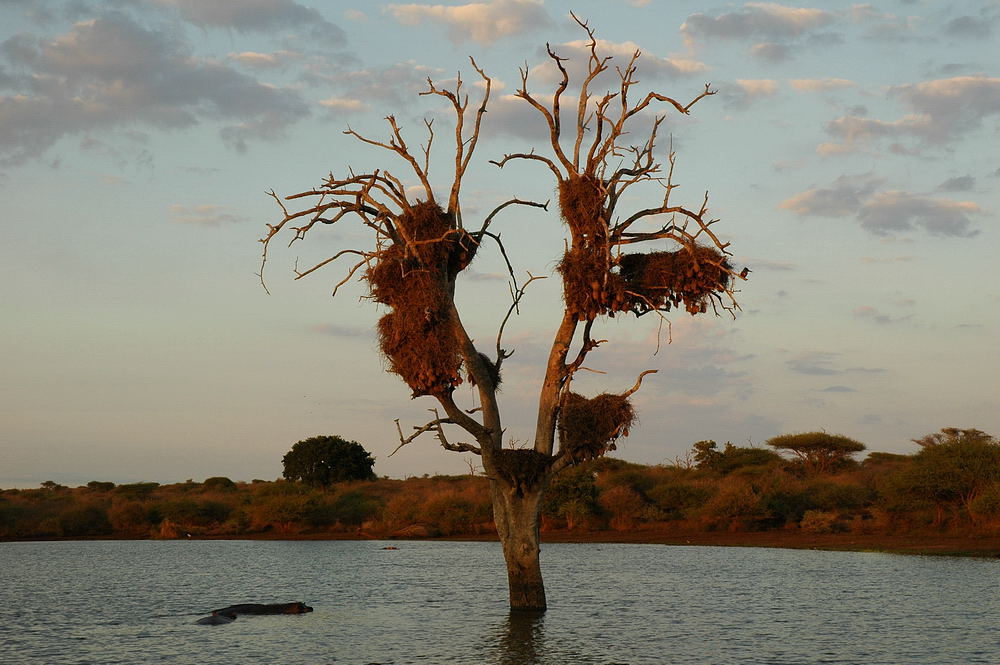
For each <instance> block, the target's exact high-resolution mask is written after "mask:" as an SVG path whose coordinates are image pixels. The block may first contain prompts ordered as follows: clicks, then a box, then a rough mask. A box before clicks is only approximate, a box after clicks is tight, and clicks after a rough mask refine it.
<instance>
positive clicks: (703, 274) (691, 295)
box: [618, 245, 732, 314]
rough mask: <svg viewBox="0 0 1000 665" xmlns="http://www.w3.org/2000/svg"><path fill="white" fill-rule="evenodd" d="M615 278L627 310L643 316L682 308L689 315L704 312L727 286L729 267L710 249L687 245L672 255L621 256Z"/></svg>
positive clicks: (723, 259) (664, 253)
mask: <svg viewBox="0 0 1000 665" xmlns="http://www.w3.org/2000/svg"><path fill="white" fill-rule="evenodd" d="M618 265H619V274H620V276H621V279H622V280H623V282H624V284H625V286H626V288H627V290H628V292H629V295H630V296H631V301H632V302H631V307H630V309H631V310H632V311H634V312H635V313H636V314H643V313H645V312H647V311H650V310H652V309H665V310H667V311H669V310H670V308H671V306H678V305H680V304H681V303H683V304H684V308H685V309H686V310H687V311H688V312H690V313H691V314H698V313H702V312H705V311H706V310H707V309H708V301H709V298H710V297H711V296H712V294H714V293H718V292H720V291H725V290H726V288H727V287H728V286H729V275H730V271H731V270H732V265H730V263H729V262H728V261H727V260H726V257H725V256H723V254H722V253H721V252H719V251H718V250H717V249H715V248H714V247H706V246H704V245H688V246H684V247H681V248H680V249H678V250H677V251H675V252H651V253H649V254H623V255H622V256H621V257H619V260H618Z"/></svg>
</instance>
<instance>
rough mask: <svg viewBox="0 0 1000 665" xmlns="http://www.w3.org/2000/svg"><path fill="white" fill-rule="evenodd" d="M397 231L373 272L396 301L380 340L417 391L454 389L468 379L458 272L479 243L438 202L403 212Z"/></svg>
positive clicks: (374, 283) (373, 279)
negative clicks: (459, 327) (453, 308)
mask: <svg viewBox="0 0 1000 665" xmlns="http://www.w3.org/2000/svg"><path fill="white" fill-rule="evenodd" d="M396 231H397V233H398V236H399V238H398V240H397V241H396V242H394V243H393V244H391V245H389V246H387V247H385V248H383V249H382V250H381V251H380V252H379V253H378V254H377V255H376V256H375V258H374V259H373V261H372V263H371V265H370V266H369V268H368V270H367V271H366V273H365V279H366V280H367V281H368V285H369V288H370V291H371V297H372V298H373V299H374V300H375V301H377V302H379V303H382V304H384V305H388V306H389V307H390V308H391V309H390V311H389V313H388V314H386V315H385V316H383V317H382V318H381V319H380V320H379V322H378V336H379V346H380V348H381V349H382V353H383V354H385V357H386V359H387V361H388V365H389V370H390V371H391V372H394V373H395V374H398V375H399V376H400V377H401V378H402V379H403V380H404V381H405V382H406V384H407V385H408V386H409V387H410V389H411V390H412V391H413V396H414V397H418V396H420V395H442V394H446V393H449V392H451V391H452V390H454V389H455V387H456V386H457V385H459V384H460V383H462V375H461V372H460V369H461V365H462V356H461V353H460V352H459V346H458V342H457V340H456V337H455V332H454V326H453V321H452V316H451V313H450V303H451V297H452V292H453V288H454V279H455V275H457V274H458V273H459V272H460V271H462V270H464V269H465V267H466V266H468V265H469V263H470V262H471V261H472V258H473V256H474V255H475V251H476V248H477V243H476V242H475V240H474V238H473V237H472V236H471V235H469V234H468V233H466V232H465V231H463V230H461V229H458V228H456V225H455V220H454V216H453V215H450V214H449V213H447V212H445V211H444V210H442V209H441V208H440V206H438V205H437V204H435V203H428V202H418V203H417V204H416V205H414V206H412V207H410V208H409V209H408V210H407V211H405V212H404V213H403V214H401V215H400V216H399V217H398V218H397V220H396Z"/></svg>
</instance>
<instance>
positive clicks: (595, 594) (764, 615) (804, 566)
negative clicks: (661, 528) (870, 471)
mask: <svg viewBox="0 0 1000 665" xmlns="http://www.w3.org/2000/svg"><path fill="white" fill-rule="evenodd" d="M385 544H386V543H381V542H248V541H242V542H241V541H171V542H148V541H146V542H74V543H65V542H63V543H60V542H53V543H0V663H2V664H4V665H6V664H8V663H11V664H15V663H16V664H18V665H20V664H24V665H41V664H43V663H44V664H46V665H66V664H73V665H82V664H83V663H94V664H99V665H113V664H117V663H122V664H128V665H135V664H136V663H198V664H199V665H217V664H218V665H222V664H224V665H233V664H234V663H271V662H280V663H282V665H297V664H299V663H301V664H307V663H308V664H310V665H315V664H322V663H336V664H338V665H340V664H343V663H350V664H357V665H364V664H366V663H386V664H392V665H402V664H405V663H424V664H427V663H430V664H438V663H461V664H463V665H467V664H479V663H486V664H497V665H515V664H516V665H532V664H534V665H566V664H568V663H572V664H573V665H611V664H615V663H628V664H633V665H638V664H645V663H650V664H653V663H655V664H657V665H660V664H663V663H671V664H673V665H681V664H685V663H697V664H699V665H703V664H720V665H722V664H730V663H732V664H737V663H738V664H741V665H743V664H746V663H773V664H775V665H781V664H788V665H791V664H793V663H794V664H803V663H821V662H822V663H841V664H845V665H847V664H851V665H856V664H858V663H865V664H866V665H867V664H885V665H888V664H890V663H891V664H893V665H895V664H897V663H907V664H910V665H920V664H927V665H930V664H933V665H938V664H940V663H963V664H966V663H968V664H971V663H990V664H995V663H998V662H1000V637H998V635H997V633H996V631H995V630H994V629H995V623H996V617H997V616H998V615H1000V594H997V593H996V589H995V585H994V584H993V580H995V579H996V576H997V573H998V572H1000V561H996V560H972V559H949V558H940V559H938V558H926V557H903V556H892V555H884V554H868V553H849V552H810V551H786V550H767V549H742V548H733V549H728V548H712V547H705V548H691V547H666V546H659V545H569V544H565V545H563V544H560V545H546V546H545V547H544V549H543V565H544V566H545V569H546V574H547V585H548V596H549V611H548V612H547V613H545V614H539V613H531V612H515V613H511V612H510V611H509V610H508V609H507V606H506V575H505V572H504V566H503V562H502V558H501V554H500V548H499V546H498V545H497V544H496V543H437V542H403V543H396V545H397V546H398V547H399V550H396V551H382V550H381V547H382V546H383V545H385ZM291 601H304V602H306V603H308V604H309V605H311V606H313V607H314V608H315V611H314V612H312V613H309V614H303V615H297V616H249V617H240V618H239V619H238V620H237V621H235V622H233V623H231V624H228V625H224V626H198V625H195V623H194V622H195V621H196V620H197V619H198V618H199V617H202V616H204V615H205V614H206V613H208V612H209V611H210V610H211V609H212V608H215V607H224V606H226V605H230V604H234V603H246V602H291Z"/></svg>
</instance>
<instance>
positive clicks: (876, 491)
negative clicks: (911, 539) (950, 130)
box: [0, 429, 1000, 539]
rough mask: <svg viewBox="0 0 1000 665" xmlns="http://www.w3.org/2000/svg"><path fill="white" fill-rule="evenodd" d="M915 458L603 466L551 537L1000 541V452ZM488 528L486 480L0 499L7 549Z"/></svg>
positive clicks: (572, 482)
mask: <svg viewBox="0 0 1000 665" xmlns="http://www.w3.org/2000/svg"><path fill="white" fill-rule="evenodd" d="M917 443H919V444H920V446H919V448H920V449H919V450H918V451H917V452H915V453H914V454H912V455H895V454H889V453H880V452H874V453H871V454H869V455H868V457H867V458H866V459H864V460H863V461H861V462H858V461H855V460H854V459H853V458H851V457H850V456H846V457H842V458H839V459H837V460H836V464H826V465H816V464H810V463H809V460H808V459H806V458H797V459H795V460H789V459H787V458H784V457H781V456H780V455H778V454H777V453H776V452H775V451H773V450H768V449H762V448H754V447H740V446H733V445H731V444H726V445H725V446H724V447H722V448H720V447H719V446H717V445H716V444H715V443H714V442H711V441H701V442H698V443H697V444H695V446H694V448H693V450H692V451H691V453H690V454H689V455H687V456H686V457H685V458H684V459H680V460H677V461H676V462H675V463H673V464H665V465H655V466H645V465H640V464H632V463H629V462H625V461H621V460H616V459H610V458H602V459H597V460H592V461H589V462H586V463H582V464H580V465H578V466H575V467H573V468H570V469H568V470H566V471H565V472H563V473H562V474H560V475H559V476H557V477H556V478H555V479H554V481H553V482H552V483H551V485H550V486H549V489H548V492H547V495H546V497H547V498H546V502H545V505H544V508H543V522H542V523H543V530H564V529H569V530H577V531H586V530H605V529H614V530H619V531H661V532H669V531H688V532H690V531H697V530H701V531H711V530H729V531H765V530H772V529H785V530H800V531H802V532H807V533H836V532H847V531H850V532H855V533H873V534H878V533H886V534H902V533H915V532H922V531H927V532H930V531H933V532H946V533H960V534H968V535H972V534H984V535H985V534H997V533H1000V442H998V441H997V440H996V439H994V438H993V437H991V436H989V435H987V434H985V433H983V432H979V431H978V430H957V429H946V430H942V432H941V433H940V434H934V435H929V436H927V437H924V438H923V439H921V440H919V441H918V442H917ZM493 530H494V526H493V523H492V511H491V507H490V497H489V480H488V479H487V478H484V477H482V476H480V475H471V474H470V475H462V476H433V477H423V478H408V479H406V480H393V479H388V478H382V479H376V480H372V481H352V482H342V483H337V484H335V485H333V486H331V487H329V488H328V489H325V490H324V489H317V488H313V487H309V486H306V485H304V484H302V483H300V482H290V481H287V480H277V481H261V480H254V481H253V482H249V483H246V482H233V481H232V480H230V479H229V478H224V477H215V478H209V479H207V480H205V481H204V482H194V481H190V480H189V481H187V482H184V483H176V484H170V485H160V484H157V483H152V482H148V483H131V484H124V485H115V484H114V483H111V482H101V481H92V482H90V483H87V485H85V486H82V487H76V488H68V487H64V486H61V485H58V484H56V483H54V482H51V481H50V482H46V483H43V485H42V487H41V488H39V489H10V490H3V491H0V538H4V539H30V538H77V537H122V538H184V537H188V536H189V535H190V536H192V537H202V536H223V537H226V536H232V537H253V536H256V535H268V534H270V535H277V536H282V535H287V536H295V535H300V534H320V535H322V534H331V535H332V534H347V535H357V536H361V537H365V536H377V537H391V536H396V537H433V536H462V535H473V534H484V533H490V532H492V531H493Z"/></svg>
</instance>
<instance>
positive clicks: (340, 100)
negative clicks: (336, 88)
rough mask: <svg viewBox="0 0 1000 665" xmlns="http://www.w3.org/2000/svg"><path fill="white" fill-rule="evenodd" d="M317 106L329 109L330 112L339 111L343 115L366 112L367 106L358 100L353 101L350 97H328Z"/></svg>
mask: <svg viewBox="0 0 1000 665" xmlns="http://www.w3.org/2000/svg"><path fill="white" fill-rule="evenodd" d="M319 105H320V106H322V107H324V108H327V109H330V110H331V111H341V112H345V113H358V112H360V111H367V110H368V108H369V107H368V104H366V103H364V102H363V101H361V100H360V99H353V98H350V97H330V98H328V99H321V100H319Z"/></svg>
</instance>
